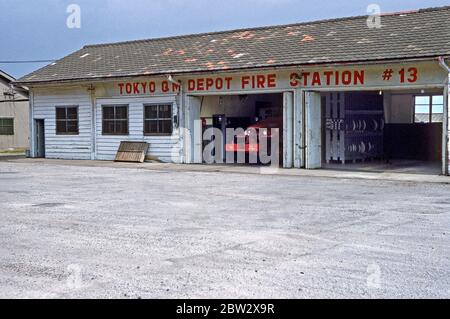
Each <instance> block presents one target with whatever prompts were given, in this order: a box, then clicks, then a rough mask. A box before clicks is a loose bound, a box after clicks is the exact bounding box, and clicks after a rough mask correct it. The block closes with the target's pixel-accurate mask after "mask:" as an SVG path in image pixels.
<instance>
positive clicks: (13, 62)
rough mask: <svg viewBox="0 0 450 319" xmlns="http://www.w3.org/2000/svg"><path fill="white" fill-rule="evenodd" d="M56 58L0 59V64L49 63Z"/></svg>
mask: <svg viewBox="0 0 450 319" xmlns="http://www.w3.org/2000/svg"><path fill="white" fill-rule="evenodd" d="M55 61H56V60H22V61H0V64H21V63H50V62H55Z"/></svg>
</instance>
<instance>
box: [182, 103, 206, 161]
mask: <svg viewBox="0 0 450 319" xmlns="http://www.w3.org/2000/svg"><path fill="white" fill-rule="evenodd" d="M200 104H201V100H200V98H198V97H196V96H187V104H186V108H185V124H186V128H185V143H184V146H185V154H186V155H185V159H186V163H187V164H191V163H196V164H201V163H202V160H203V159H202V151H203V150H202V137H203V136H202V129H201V121H200Z"/></svg>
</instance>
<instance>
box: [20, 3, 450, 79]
mask: <svg viewBox="0 0 450 319" xmlns="http://www.w3.org/2000/svg"><path fill="white" fill-rule="evenodd" d="M449 21H450V6H449V7H441V8H430V9H422V10H418V11H410V12H404V13H395V14H385V15H383V16H382V17H381V24H382V27H381V28H372V29H371V28H368V26H367V16H360V17H350V18H341V19H333V20H322V21H316V22H308V23H298V24H291V25H282V26H273V27H262V28H253V29H241V30H232V31H225V32H214V33H204V34H194V35H186V36H176V37H169V38H159V39H149V40H139V41H129V42H121V43H110V44H98V45H87V46H85V47H84V48H82V49H81V50H79V51H77V52H75V53H73V54H70V55H69V56H67V57H65V58H63V59H61V60H58V61H56V62H55V63H52V64H50V65H48V66H46V67H44V68H42V69H40V70H37V71H35V72H33V73H31V74H29V75H27V76H24V77H23V78H21V79H19V80H18V82H20V83H27V84H32V83H39V82H55V81H71V80H89V79H102V78H117V77H128V76H140V75H158V74H168V73H171V74H179V73H193V72H199V71H221V70H236V69H247V68H257V67H271V66H272V67H275V66H289V65H308V64H321V63H340V62H357V61H358V62H361V61H377V60H391V59H412V58H422V57H436V56H441V55H442V56H449V55H450V29H449V25H448V22H449Z"/></svg>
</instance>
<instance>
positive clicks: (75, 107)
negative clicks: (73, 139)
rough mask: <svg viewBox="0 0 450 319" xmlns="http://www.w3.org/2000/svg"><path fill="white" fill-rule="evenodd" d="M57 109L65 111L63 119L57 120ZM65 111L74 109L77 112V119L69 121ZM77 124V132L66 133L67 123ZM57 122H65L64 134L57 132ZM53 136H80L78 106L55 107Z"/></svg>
mask: <svg viewBox="0 0 450 319" xmlns="http://www.w3.org/2000/svg"><path fill="white" fill-rule="evenodd" d="M58 109H65V116H66V117H65V119H60V120H58ZM67 109H76V111H77V119H76V120H73V119H69V118H68V117H67ZM75 121H76V123H77V132H76V133H75V132H68V131H67V127H68V126H67V123H68V122H75ZM58 122H66V131H65V132H58ZM55 134H56V135H61V136H64V135H80V114H79V107H78V105H57V106H55Z"/></svg>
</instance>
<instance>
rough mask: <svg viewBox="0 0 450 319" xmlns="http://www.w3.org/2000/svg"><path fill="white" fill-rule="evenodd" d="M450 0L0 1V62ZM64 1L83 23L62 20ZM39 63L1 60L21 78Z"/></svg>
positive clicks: (64, 9) (7, 70) (435, 4)
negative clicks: (76, 10) (369, 8)
mask: <svg viewBox="0 0 450 319" xmlns="http://www.w3.org/2000/svg"><path fill="white" fill-rule="evenodd" d="M372 3H376V4H378V5H379V6H380V7H381V10H382V12H394V11H403V10H411V9H417V8H424V7H435V6H444V5H450V0H421V1H420V0H396V1H392V0H372V1H364V0H346V1H337V0H321V1H311V0H309V1H305V0H228V1H227V0H127V1H124V0H95V1H93V0H69V1H65V0H35V1H30V0H0V12H1V16H0V30H1V32H0V61H11V60H13V61H17V60H48V59H57V58H61V57H63V56H65V55H67V54H69V53H71V52H73V51H75V50H78V49H79V48H81V47H82V46H84V45H86V44H93V43H104V42H116V41H124V40H134V39H146V38H154V37H162V36H171V35H179V34H190V33H198V32H211V31H220V30H228V29H236V28H244V27H257V26H265V25H276V24H286V23H295V22H303V21H312V20H318V19H324V18H336V17H345V16H355V15H366V14H367V13H366V10H367V6H368V5H369V4H372ZM70 4H78V5H79V7H80V8H81V28H80V29H76V28H75V29H70V28H68V27H67V25H66V21H67V18H68V16H69V14H68V13H67V12H66V10H67V7H68V6H69V5H70ZM43 65H45V64H0V69H2V70H4V71H6V72H7V73H9V74H11V75H13V76H15V77H20V76H23V75H25V74H27V73H29V72H31V71H33V70H35V69H37V68H39V67H42V66H43Z"/></svg>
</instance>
